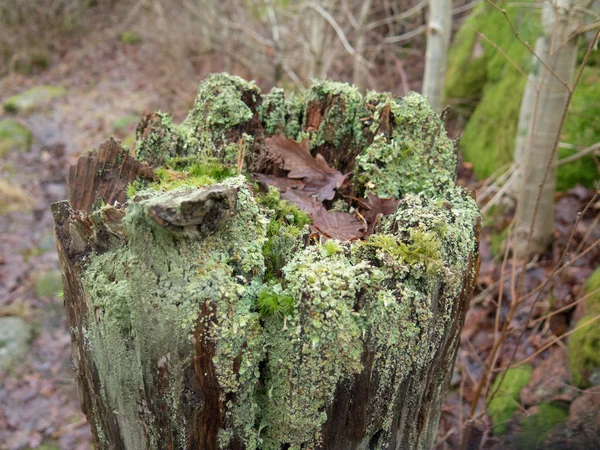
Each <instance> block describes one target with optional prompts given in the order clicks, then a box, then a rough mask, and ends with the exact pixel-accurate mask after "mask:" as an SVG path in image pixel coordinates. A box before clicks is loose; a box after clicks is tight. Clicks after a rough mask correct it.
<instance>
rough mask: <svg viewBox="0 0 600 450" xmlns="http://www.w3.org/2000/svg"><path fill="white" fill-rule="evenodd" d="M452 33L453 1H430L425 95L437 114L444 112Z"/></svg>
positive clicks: (424, 79) (424, 83) (424, 77)
mask: <svg viewBox="0 0 600 450" xmlns="http://www.w3.org/2000/svg"><path fill="white" fill-rule="evenodd" d="M451 32H452V1H451V0H429V21H428V24H427V50H426V52H425V74H424V76H423V95H424V96H425V97H427V99H428V100H429V103H431V107H432V108H433V110H434V111H437V112H440V111H441V110H442V102H443V101H444V79H445V77H446V67H447V65H448V50H449V48H450V35H451Z"/></svg>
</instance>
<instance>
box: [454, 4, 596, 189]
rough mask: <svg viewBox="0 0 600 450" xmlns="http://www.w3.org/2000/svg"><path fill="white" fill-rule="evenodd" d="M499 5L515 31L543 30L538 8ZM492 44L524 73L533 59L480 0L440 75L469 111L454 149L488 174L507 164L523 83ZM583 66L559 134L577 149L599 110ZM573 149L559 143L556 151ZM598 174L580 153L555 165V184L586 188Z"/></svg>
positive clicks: (529, 35) (587, 139) (531, 35)
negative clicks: (575, 158)
mask: <svg viewBox="0 0 600 450" xmlns="http://www.w3.org/2000/svg"><path fill="white" fill-rule="evenodd" d="M498 5H499V6H500V7H501V8H503V9H504V10H506V12H507V14H508V16H509V17H510V19H511V21H512V22H513V24H515V27H516V28H517V30H518V31H519V35H520V36H521V38H523V39H524V40H525V41H527V42H529V43H530V44H531V45H532V46H534V44H535V42H536V39H537V38H538V37H539V36H541V34H542V28H541V22H540V18H539V9H536V8H527V7H521V6H519V5H515V4H510V3H507V2H499V3H498ZM477 32H481V33H483V34H484V35H485V37H486V38H487V39H484V38H482V37H480V36H479V35H478V33H477ZM490 41H491V42H493V43H494V44H495V45H492V44H490ZM496 46H497V47H498V48H500V49H502V52H503V53H505V54H506V55H508V57H509V58H510V60H512V61H513V62H514V63H515V64H517V65H518V66H519V67H520V68H521V69H522V70H523V72H524V73H529V71H530V70H531V64H532V61H533V59H532V56H531V53H530V52H529V50H528V49H527V48H526V47H525V46H524V45H523V44H522V43H521V42H519V40H518V39H517V38H515V36H514V33H513V32H512V30H511V28H510V25H509V23H508V21H507V20H506V18H505V17H504V15H503V14H502V12H501V11H499V10H497V9H496V8H494V7H493V6H492V5H489V4H487V3H482V4H481V5H479V6H478V7H477V8H475V9H474V10H473V12H472V14H471V15H470V17H469V18H468V19H467V21H466V22H465V24H464V25H463V26H462V27H461V28H460V30H459V31H458V33H457V35H456V38H455V41H454V43H453V45H452V48H451V51H450V55H449V66H448V71H447V75H446V91H445V93H446V97H447V98H448V101H449V102H450V103H453V104H457V105H459V108H462V112H463V115H466V116H470V118H469V121H468V122H467V125H466V127H465V130H464V133H463V135H462V137H461V148H462V150H463V154H464V157H465V160H467V161H470V162H472V163H473V167H474V170H475V173H476V175H477V176H478V177H479V178H486V177H489V176H490V175H491V174H492V173H493V172H494V171H495V170H497V169H499V168H500V167H502V166H504V165H505V164H510V163H512V161H513V152H514V146H515V139H516V137H517V124H518V117H519V111H520V107H521V98H522V96H523V92H524V90H525V85H526V82H527V80H526V78H525V77H524V76H523V75H522V73H521V72H520V71H519V70H518V69H516V68H515V67H514V66H513V64H512V63H511V62H510V61H508V60H507V58H506V56H505V55H504V54H503V53H502V52H499V51H498V50H497V48H496ZM584 73H585V74H586V75H585V76H584V77H582V80H581V82H580V84H579V86H578V87H577V89H576V91H575V94H574V96H573V99H572V103H571V106H570V108H569V113H568V115H567V118H566V121H565V125H564V127H563V136H562V140H563V141H565V142H568V143H570V144H573V145H575V146H577V147H579V148H584V147H587V146H590V145H592V144H594V143H596V142H598V140H600V135H599V134H598V132H597V130H598V129H600V128H599V127H598V123H597V121H598V119H597V117H598V109H597V106H596V105H595V103H594V104H592V103H593V101H592V100H591V99H593V98H596V97H597V95H600V92H599V91H598V90H599V89H600V88H599V87H598V84H599V83H598V73H599V69H598V68H597V67H587V68H585V72H584ZM595 96H596V97H595ZM575 151H576V150H565V149H560V151H559V157H566V156H569V155H570V154H573V153H574V152H575ZM597 180H598V170H597V168H596V167H595V165H594V164H593V162H591V159H587V160H586V159H585V158H584V159H582V160H581V161H579V162H576V163H572V164H568V165H564V166H561V167H560V168H559V169H558V174H557V189H558V190H567V189H569V188H571V187H573V186H575V185H576V184H577V183H581V184H584V185H585V186H590V187H591V186H593V185H594V184H595V182H596V181H597Z"/></svg>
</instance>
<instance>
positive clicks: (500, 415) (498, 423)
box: [487, 365, 533, 435]
mask: <svg viewBox="0 0 600 450" xmlns="http://www.w3.org/2000/svg"><path fill="white" fill-rule="evenodd" d="M532 374H533V367H532V366H530V365H525V366H519V367H513V368H511V369H508V370H507V371H506V375H505V376H504V379H502V376H501V374H500V375H498V378H496V380H495V381H494V383H493V385H492V389H491V391H490V392H496V394H495V395H494V398H493V399H492V401H491V402H490V404H489V405H488V407H487V413H488V415H489V416H490V419H492V424H493V426H494V428H493V430H494V434H497V435H500V434H504V433H505V432H506V430H507V426H508V422H509V421H510V419H511V418H512V417H513V415H514V413H515V412H516V411H517V410H518V409H519V402H520V399H519V394H520V392H521V389H523V388H524V387H525V386H527V383H529V380H530V379H531V375H532ZM500 383H502V384H500Z"/></svg>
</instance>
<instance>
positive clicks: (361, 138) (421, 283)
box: [84, 75, 478, 450]
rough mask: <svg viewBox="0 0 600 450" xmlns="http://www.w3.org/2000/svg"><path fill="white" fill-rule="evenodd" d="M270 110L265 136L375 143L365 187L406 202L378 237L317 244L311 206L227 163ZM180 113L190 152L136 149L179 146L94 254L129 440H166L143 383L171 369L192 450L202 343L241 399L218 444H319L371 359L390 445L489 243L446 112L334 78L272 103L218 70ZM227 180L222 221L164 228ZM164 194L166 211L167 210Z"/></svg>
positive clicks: (338, 144)
mask: <svg viewBox="0 0 600 450" xmlns="http://www.w3.org/2000/svg"><path fill="white" fill-rule="evenodd" d="M324 99H326V100H327V102H326V103H327V105H328V106H327V108H326V110H325V111H321V113H323V116H322V118H321V119H322V120H321V121H320V122H319V123H320V124H319V126H318V127H317V128H315V129H308V130H307V129H306V127H307V125H308V122H310V120H313V119H314V117H313V119H310V118H308V117H307V116H306V111H307V110H308V109H309V107H310V105H311V102H317V101H323V100H324ZM302 114H304V116H303V115H302ZM257 118H258V120H261V121H262V122H261V126H262V130H264V134H265V135H267V136H268V135H270V134H272V133H281V132H285V133H286V134H287V135H288V136H294V137H298V135H299V134H302V135H304V136H307V137H309V140H310V146H311V148H319V146H326V147H328V148H330V149H331V148H334V149H343V147H344V145H346V144H348V145H350V147H349V150H348V152H349V153H345V154H346V155H348V154H352V152H354V154H359V153H360V154H361V156H360V157H359V159H358V161H359V164H358V168H357V170H356V172H355V179H357V180H358V183H359V189H362V190H364V191H365V192H375V193H377V194H378V195H380V196H382V197H389V196H398V197H399V198H401V202H400V206H399V208H398V211H397V212H396V213H395V214H393V215H390V216H386V217H384V218H382V220H381V222H380V223H379V225H378V226H377V227H376V229H375V234H374V235H372V236H371V237H370V238H369V239H367V240H365V241H357V242H353V243H348V242H345V243H344V242H337V241H335V240H328V241H327V242H324V243H318V244H314V243H313V244H311V245H309V238H308V236H309V231H308V226H309V225H310V218H309V216H308V215H307V214H306V213H304V212H302V211H300V210H298V209H297V208H296V207H294V206H292V205H290V204H289V203H287V202H285V201H283V200H282V199H281V198H280V196H279V193H278V192H277V191H276V190H274V189H273V188H271V189H269V190H268V191H267V192H266V193H265V192H259V191H258V189H256V190H252V189H250V188H249V187H248V185H247V184H246V180H245V179H244V178H243V177H241V176H235V174H237V170H235V165H231V164H228V163H230V162H231V158H232V156H233V155H231V154H228V151H229V150H227V148H228V147H229V146H230V145H231V144H232V142H230V141H229V133H231V132H236V130H237V128H238V126H239V125H241V124H244V123H247V122H248V121H250V120H252V121H254V120H256V119H257ZM167 125H168V126H167V128H168V129H169V130H170V131H169V130H167V131H169V132H168V133H167V135H169V136H171V137H174V138H175V139H177V142H178V144H177V147H176V148H177V151H176V152H172V151H170V150H168V149H170V148H171V147H170V146H169V145H170V144H169V145H167V146H165V145H163V144H164V142H163V141H162V140H154V141H152V142H151V141H150V140H148V141H147V142H145V143H144V144H143V145H142V147H140V148H144V149H145V150H144V152H143V153H144V154H152V155H156V152H158V153H160V152H161V151H165V150H162V149H167V150H166V151H165V153H166V154H164V161H165V163H164V165H163V167H162V168H160V169H158V170H157V172H156V173H157V178H158V181H156V182H154V183H149V184H146V185H139V186H137V185H136V186H132V188H131V192H130V195H129V202H128V204H127V209H126V215H125V218H124V219H123V222H122V229H121V231H120V233H122V234H123V236H122V238H121V239H120V240H117V241H114V240H111V241H110V242H111V245H110V248H108V249H106V251H105V252H103V253H98V254H94V255H92V256H91V257H90V262H89V264H88V265H87V267H86V275H85V280H84V288H85V290H86V292H87V294H88V297H89V301H90V305H91V310H92V311H94V317H93V318H92V319H93V320H91V321H90V325H89V327H88V329H87V330H86V336H87V339H88V342H89V345H90V347H91V351H92V354H93V355H94V360H95V361H96V362H97V368H98V375H99V377H100V379H101V380H102V383H103V395H104V396H105V400H106V401H107V402H108V404H109V405H110V407H111V408H113V410H114V411H116V417H117V420H118V421H119V425H120V428H121V430H122V431H123V433H124V436H126V445H127V448H128V449H129V448H156V446H157V442H158V440H159V436H154V435H152V436H147V435H146V431H145V430H152V427H151V426H150V425H151V423H152V420H153V418H152V415H151V413H150V410H149V409H148V408H144V407H140V404H142V405H143V400H144V399H143V392H140V390H139V386H140V385H142V384H143V383H144V382H145V383H150V384H152V383H153V382H154V381H157V380H156V377H157V368H158V367H160V369H161V370H162V371H164V372H166V373H167V374H168V376H167V379H168V395H167V396H166V401H167V405H168V408H169V411H170V414H171V415H172V423H173V427H174V428H175V431H174V432H175V434H176V436H177V439H178V440H179V441H178V445H180V446H181V447H182V448H184V447H185V444H186V443H185V430H186V426H188V424H186V422H185V420H186V419H185V416H184V414H183V413H182V409H183V407H184V406H185V405H184V400H183V398H184V397H183V395H182V389H183V386H184V384H185V381H184V380H185V379H186V378H185V376H186V373H187V371H188V370H189V368H190V365H191V364H192V359H193V354H194V345H195V342H194V341H195V340H197V339H198V338H199V337H200V338H201V339H205V340H206V344H207V345H213V346H214V350H215V353H214V358H213V359H212V363H213V365H214V369H215V373H216V375H217V379H218V384H219V387H220V388H221V389H222V392H221V398H222V400H223V401H224V402H225V407H226V409H227V412H226V419H225V422H226V424H227V427H225V428H224V429H222V430H221V432H220V434H219V445H220V447H221V448H223V449H225V448H228V445H230V443H231V442H233V441H232V440H234V439H237V440H242V441H243V442H244V444H245V448H246V449H248V450H253V449H263V450H267V449H269V450H270V449H273V450H275V449H279V448H281V446H282V445H287V446H288V448H290V449H292V450H299V449H301V448H312V447H314V446H317V445H319V443H321V440H322V436H321V432H322V428H323V425H324V424H325V422H326V421H327V419H328V417H327V409H328V407H330V406H331V402H332V401H333V399H334V396H335V393H336V389H338V388H339V387H340V386H341V385H342V384H343V383H349V382H351V381H352V380H353V377H354V376H356V375H357V374H360V373H361V371H363V370H364V369H365V367H364V361H363V356H364V354H365V353H369V354H373V363H372V368H369V370H371V371H373V373H377V377H378V378H377V380H378V382H377V384H376V387H374V388H373V389H374V390H375V392H373V394H372V397H373V398H372V400H371V402H372V409H373V414H372V415H370V419H371V422H370V423H368V424H367V425H366V426H367V434H369V435H370V436H373V435H374V434H375V433H378V436H380V437H379V439H378V445H379V446H380V447H381V446H384V444H385V442H388V441H389V440H390V439H391V433H392V431H393V430H392V419H393V417H394V414H395V408H396V406H397V403H398V402H399V401H401V399H399V396H401V391H400V389H401V384H402V382H403V380H405V379H406V377H407V376H408V374H409V373H410V372H411V371H413V370H416V369H422V368H425V367H427V366H428V364H430V363H431V360H432V358H434V356H435V354H436V351H437V350H438V348H439V346H440V345H441V344H442V342H443V341H444V339H445V338H446V336H447V333H448V332H449V330H450V329H451V327H452V326H453V325H452V320H453V315H452V312H453V310H454V308H455V306H456V305H455V302H456V300H457V299H458V298H459V296H460V290H461V287H462V282H463V277H464V276H465V275H466V274H467V273H466V272H467V271H468V270H470V269H469V267H472V264H471V260H472V258H474V257H475V255H476V253H477V248H476V239H475V233H476V231H475V224H476V222H477V220H478V209H477V206H476V204H475V202H474V201H473V199H472V198H471V197H470V196H468V195H467V194H466V193H465V192H463V191H462V190H460V189H459V188H456V187H455V185H454V180H453V170H454V164H455V154H454V146H453V143H452V142H451V141H450V140H449V139H448V138H447V136H446V134H445V131H444V129H443V124H442V122H441V120H440V119H439V117H438V116H437V115H435V114H434V113H433V112H432V111H431V109H430V107H429V106H428V104H427V102H426V100H425V99H424V98H423V97H421V96H419V95H418V94H411V95H409V96H407V97H405V98H404V99H400V100H395V99H393V98H392V97H391V96H390V95H389V94H377V93H369V94H367V96H365V97H363V96H362V95H361V94H360V93H359V92H358V91H357V90H356V89H355V88H353V87H349V86H347V85H344V84H341V83H332V82H321V83H317V84H316V85H315V86H313V88H311V89H310V90H309V91H308V92H307V94H306V96H305V97H304V98H300V97H295V98H291V99H288V100H286V99H285V98H284V96H283V92H282V91H280V90H273V91H272V92H271V93H270V94H269V95H268V96H266V97H262V98H261V96H260V91H259V90H258V88H257V87H256V86H255V85H254V84H253V83H247V82H245V81H243V80H241V79H237V78H235V77H229V76H225V75H219V76H213V77H211V78H210V79H209V80H207V81H205V82H204V83H203V84H202V85H201V88H200V93H199V98H198V99H197V101H196V104H195V106H194V110H193V111H192V112H190V115H189V116H188V119H186V121H185V122H184V123H183V124H181V125H176V126H171V124H170V123H167ZM169 133H170V134H169ZM238 137H239V136H238ZM250 138H252V137H250ZM254 138H255V140H256V141H257V143H258V144H259V145H260V144H261V142H260V140H261V139H264V137H262V136H254ZM167 141H168V140H167ZM168 142H173V141H168ZM153 145H154V146H155V148H151V147H152V146H153ZM181 149H184V151H182V150H181ZM254 149H255V148H254V147H252V146H249V147H248V149H247V150H248V151H249V152H252V151H254ZM398 149H400V150H399V151H397V150H398ZM138 151H139V150H138ZM153 151H154V152H155V153H152V152H153ZM336 151H337V150H336ZM334 154H335V153H329V155H330V156H331V155H334ZM342 154H343V153H339V154H338V156H339V155H342ZM215 157H216V158H217V160H215V159H212V158H215ZM346 162H347V161H346ZM365 174H366V175H365ZM369 183H372V184H369ZM219 186H225V187H233V188H235V191H236V196H237V197H236V201H237V203H236V207H235V209H234V211H232V212H231V214H228V215H224V216H223V219H222V221H221V222H220V226H218V227H217V228H216V229H213V228H210V229H203V228H198V227H193V229H192V231H190V232H187V231H186V232H181V230H179V231H177V230H176V229H174V228H173V227H169V226H167V225H168V224H167V225H165V223H164V217H167V218H171V217H176V218H178V217H180V216H181V215H180V214H179V210H178V208H180V206H181V205H180V204H181V199H182V198H185V199H188V198H190V196H191V197H194V198H196V197H197V196H198V194H197V193H198V191H201V192H202V191H203V190H207V189H216V188H218V187H219ZM134 188H135V189H134ZM174 198H175V200H173V199H174ZM177 199H179V200H177ZM156 205H168V208H166V209H165V208H163V209H160V210H159V212H160V214H158V213H157V212H156V211H157V209H156ZM346 207H347V205H346ZM163 212H164V214H163ZM161 214H163V215H161ZM165 215H166V216H165ZM163 216H164V217H163ZM99 217H101V216H99ZM467 275H470V274H467ZM207 311H208V313H207ZM108 349H110V353H109V351H108ZM140 402H141V403H140ZM140 408H141V412H140ZM365 445H367V444H365ZM365 448H366V447H365ZM382 448H383V447H382Z"/></svg>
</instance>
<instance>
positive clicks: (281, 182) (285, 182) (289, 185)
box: [254, 173, 305, 192]
mask: <svg viewBox="0 0 600 450" xmlns="http://www.w3.org/2000/svg"><path fill="white" fill-rule="evenodd" d="M254 175H255V176H256V178H258V179H259V180H260V182H261V183H262V184H264V185H265V186H274V187H276V188H277V189H278V190H279V191H281V192H284V191H285V190H287V189H302V188H303V187H304V186H305V184H304V182H302V181H301V180H296V179H293V178H284V177H274V176H273V175H265V174H262V173H255V174H254Z"/></svg>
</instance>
